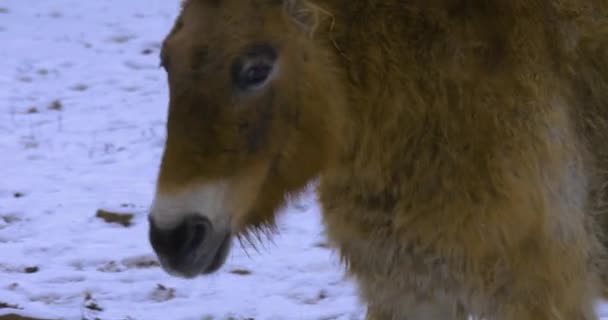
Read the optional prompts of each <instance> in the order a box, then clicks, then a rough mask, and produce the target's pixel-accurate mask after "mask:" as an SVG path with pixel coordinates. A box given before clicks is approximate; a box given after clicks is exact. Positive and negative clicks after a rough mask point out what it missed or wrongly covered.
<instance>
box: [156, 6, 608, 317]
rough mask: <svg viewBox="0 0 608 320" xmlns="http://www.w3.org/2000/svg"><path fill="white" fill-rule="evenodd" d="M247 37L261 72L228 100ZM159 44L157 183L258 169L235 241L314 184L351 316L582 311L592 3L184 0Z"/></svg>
mask: <svg viewBox="0 0 608 320" xmlns="http://www.w3.org/2000/svg"><path fill="white" fill-rule="evenodd" d="M256 41H267V42H271V43H274V44H276V45H277V47H278V48H280V49H279V52H280V56H281V58H280V61H279V63H280V69H279V73H278V75H277V77H276V79H274V81H273V82H272V83H271V84H269V86H268V87H267V88H265V89H264V91H262V92H260V93H259V94H257V95H255V96H253V97H245V98H243V97H236V98H235V97H234V92H233V91H232V90H231V89H230V80H229V79H228V78H227V77H228V76H227V75H228V72H227V71H226V70H227V69H228V65H229V64H230V59H232V57H234V56H235V55H237V54H238V52H239V50H241V48H243V47H244V46H246V45H248V44H249V43H251V42H256ZM201 47H203V48H205V57H204V59H205V61H204V62H202V61H201V59H202V58H201V57H200V54H198V55H197V54H196V52H199V51H200V50H199V51H197V50H196V49H197V48H201ZM164 56H165V60H166V61H168V62H167V63H168V64H171V66H170V67H169V68H168V69H170V72H169V82H170V86H171V107H170V112H169V123H168V130H169V131H168V133H169V134H168V141H167V148H166V151H165V155H164V158H163V165H162V167H161V173H160V179H159V189H160V190H172V189H180V188H181V189H183V188H187V187H188V186H189V185H190V184H191V182H193V181H205V180H209V179H216V178H218V177H227V176H230V177H237V178H238V179H237V180H238V181H245V180H247V181H250V179H258V180H259V182H260V183H259V185H261V187H260V188H250V189H245V188H240V189H238V194H237V195H238V197H241V196H243V197H245V198H247V199H250V198H253V199H255V200H253V201H252V202H251V204H250V205H247V206H245V205H243V207H242V208H239V210H235V212H234V213H232V214H233V215H234V216H232V217H231V219H232V221H233V231H234V232H235V233H242V232H246V231H247V230H249V229H251V228H254V229H255V228H258V227H260V226H264V225H267V224H269V223H271V221H272V218H273V216H274V214H275V213H276V211H277V209H278V208H279V207H280V206H281V205H282V204H283V201H284V198H285V196H286V195H289V194H293V193H296V192H297V191H298V190H299V189H300V188H302V187H303V186H304V185H306V183H308V182H310V181H311V180H312V179H314V178H316V177H320V186H319V195H320V201H321V203H322V206H323V217H324V222H325V225H326V228H327V235H328V238H329V239H330V240H331V242H332V243H333V244H334V245H335V247H336V248H337V249H338V250H339V252H340V254H341V256H342V257H343V260H344V262H345V264H346V266H347V267H348V271H349V272H350V273H351V274H352V275H353V276H354V277H355V279H356V280H357V281H358V283H359V285H360V289H361V296H362V298H363V300H364V301H365V302H366V303H367V304H368V307H369V308H368V315H367V319H369V320H406V319H407V320H412V319H414V320H422V319H433V320H435V319H438V320H442V319H459V320H460V319H465V318H466V317H465V315H466V314H472V315H474V316H476V317H483V318H485V319H493V320H591V319H596V315H595V314H594V311H593V307H592V304H593V302H594V299H596V298H597V297H599V296H600V295H601V294H602V292H603V290H604V288H605V287H604V286H603V285H602V282H601V281H600V279H605V275H604V272H606V267H607V266H606V265H605V261H604V260H605V257H604V255H605V252H604V251H605V247H606V245H605V244H607V243H608V241H606V239H605V238H604V235H603V233H604V231H605V230H608V212H607V211H608V203H607V202H606V201H608V190H606V186H607V183H608V145H607V144H606V141H608V1H606V0H408V1H405V0H310V1H305V0H284V1H280V0H265V1H264V0H251V1H243V0H190V1H187V2H186V4H185V6H184V10H183V12H182V14H181V16H180V18H179V21H178V23H177V24H176V28H174V30H173V31H172V33H171V34H170V35H169V37H168V38H167V40H166V42H165V46H164ZM201 64H203V66H201ZM201 68H204V70H205V72H196V73H194V74H193V73H192V69H196V70H199V71H200V70H202V69H201ZM201 106H204V107H201ZM243 123H246V125H242V124H243ZM237 127H238V128H240V129H241V130H237V129H234V128H237ZM252 136H255V137H256V139H259V140H256V146H257V147H256V148H255V150H251V148H247V146H249V144H248V143H249V142H250V140H251V137H252ZM248 179H249V180H248ZM235 192H237V191H235ZM235 197H236V199H238V197H237V196H235Z"/></svg>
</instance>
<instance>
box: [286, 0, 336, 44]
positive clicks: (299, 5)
mask: <svg viewBox="0 0 608 320" xmlns="http://www.w3.org/2000/svg"><path fill="white" fill-rule="evenodd" d="M283 6H284V7H285V11H286V12H287V14H288V16H289V17H290V18H291V19H292V21H293V22H295V23H296V24H297V25H298V26H299V27H300V28H302V30H303V31H304V32H306V33H307V34H309V35H310V36H311V37H312V36H313V35H314V34H315V31H317V28H318V27H319V25H320V24H321V22H322V21H323V19H325V18H327V17H331V14H330V13H329V12H328V11H327V10H325V9H323V8H321V7H319V6H318V5H316V4H314V3H312V2H311V1H309V0H284V1H283Z"/></svg>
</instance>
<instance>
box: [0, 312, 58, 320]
mask: <svg viewBox="0 0 608 320" xmlns="http://www.w3.org/2000/svg"><path fill="white" fill-rule="evenodd" d="M0 320H50V319H40V318H30V317H24V316H20V315H18V314H14V313H11V314H5V315H3V316H0Z"/></svg>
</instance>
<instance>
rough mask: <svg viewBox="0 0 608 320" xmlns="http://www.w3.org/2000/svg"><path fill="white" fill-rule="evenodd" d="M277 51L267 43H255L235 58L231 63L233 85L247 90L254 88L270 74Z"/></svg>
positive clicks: (262, 82)
mask: <svg viewBox="0 0 608 320" xmlns="http://www.w3.org/2000/svg"><path fill="white" fill-rule="evenodd" d="M276 59H277V52H276V51H275V49H274V48H273V47H272V46H270V45H268V44H256V45H253V46H251V47H249V48H248V50H247V51H246V52H245V54H244V55H243V56H241V57H239V58H237V59H236V60H235V61H234V63H233V65H232V81H233V82H234V85H235V87H237V88H238V89H240V90H243V91H247V90H252V89H256V88H257V87H260V86H261V85H263V84H264V82H266V80H267V79H268V77H269V76H270V74H271V72H272V69H273V67H274V63H275V61H276Z"/></svg>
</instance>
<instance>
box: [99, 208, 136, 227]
mask: <svg viewBox="0 0 608 320" xmlns="http://www.w3.org/2000/svg"><path fill="white" fill-rule="evenodd" d="M95 216H96V217H98V218H100V219H102V220H103V221H105V222H107V223H117V224H120V225H122V226H124V227H129V226H131V224H132V221H133V217H134V215H133V214H132V213H120V212H111V211H107V210H103V209H99V210H97V214H95Z"/></svg>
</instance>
